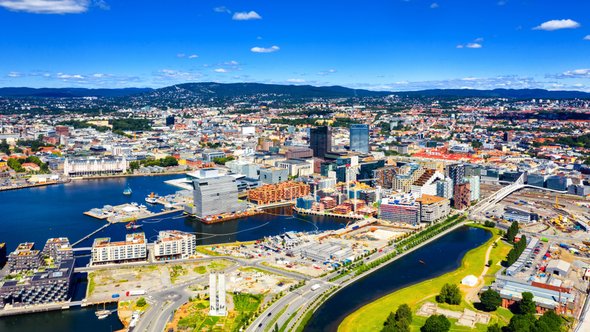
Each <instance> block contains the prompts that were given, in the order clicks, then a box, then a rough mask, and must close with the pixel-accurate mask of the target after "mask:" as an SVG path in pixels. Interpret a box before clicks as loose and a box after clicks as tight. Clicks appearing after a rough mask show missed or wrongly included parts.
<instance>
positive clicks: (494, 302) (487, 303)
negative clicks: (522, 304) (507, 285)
mask: <svg viewBox="0 0 590 332" xmlns="http://www.w3.org/2000/svg"><path fill="white" fill-rule="evenodd" d="M479 300H480V301H481V307H482V308H483V310H484V311H494V310H496V309H498V307H499V306H500V304H502V298H501V297H500V294H498V292H496V291H495V290H493V289H491V288H488V290H486V291H485V292H483V293H481V295H480V296H479Z"/></svg>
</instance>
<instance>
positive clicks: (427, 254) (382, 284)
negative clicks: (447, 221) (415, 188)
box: [304, 226, 492, 332]
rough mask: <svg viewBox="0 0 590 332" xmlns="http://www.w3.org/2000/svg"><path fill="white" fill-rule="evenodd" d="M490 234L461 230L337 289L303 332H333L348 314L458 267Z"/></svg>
mask: <svg viewBox="0 0 590 332" xmlns="http://www.w3.org/2000/svg"><path fill="white" fill-rule="evenodd" d="M491 237H492V234H491V233H490V232H489V231H487V230H484V229H481V228H474V227H468V226H463V227H460V228H458V229H456V230H454V231H452V232H450V233H448V234H446V235H444V236H442V237H440V238H439V239H436V240H435V241H433V242H431V243H429V244H426V245H425V246H423V247H421V248H419V249H417V250H415V251H413V252H411V253H409V254H407V255H405V256H403V257H401V258H399V259H397V260H395V261H393V262H391V263H390V264H388V265H386V266H384V267H382V268H380V269H378V270H376V271H375V272H373V273H371V274H369V275H367V276H366V277H364V278H362V279H360V280H358V281H356V282H354V283H352V284H351V285H349V286H347V287H345V288H343V289H341V290H340V291H338V292H337V293H336V294H334V295H333V296H332V297H331V298H330V299H328V300H327V301H326V302H325V303H323V304H322V305H321V306H320V307H319V308H318V309H317V310H316V311H315V312H314V314H313V315H312V317H311V319H310V320H309V322H308V324H307V326H306V327H305V329H304V331H305V332H316V331H317V332H324V331H337V330H338V326H339V325H340V323H341V322H342V321H343V320H344V319H345V318H346V317H347V316H348V315H350V314H352V313H353V312H355V311H356V310H358V309H360V308H361V307H363V306H364V305H366V304H369V303H371V302H373V301H375V300H377V299H379V298H381V297H383V296H386V295H388V294H390V293H393V292H395V291H397V290H400V289H402V288H405V287H407V286H410V285H413V284H416V283H419V282H421V281H424V280H428V279H432V278H435V277H438V276H440V275H442V274H445V273H447V272H451V271H453V270H456V269H457V268H459V267H460V266H461V261H462V259H463V257H464V256H465V254H466V253H467V252H468V251H470V250H471V249H474V248H477V247H479V246H481V245H482V244H484V243H485V242H486V241H488V240H489V239H490V238H491Z"/></svg>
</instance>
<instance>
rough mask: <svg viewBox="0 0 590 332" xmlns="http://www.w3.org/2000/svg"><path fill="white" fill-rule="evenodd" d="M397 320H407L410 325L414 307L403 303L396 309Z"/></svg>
mask: <svg viewBox="0 0 590 332" xmlns="http://www.w3.org/2000/svg"><path fill="white" fill-rule="evenodd" d="M395 320H397V321H406V322H407V323H408V325H410V323H411V322H412V309H410V306H409V305H407V304H405V303H403V304H401V305H400V306H399V307H398V308H397V310H396V311H395Z"/></svg>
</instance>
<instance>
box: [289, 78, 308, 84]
mask: <svg viewBox="0 0 590 332" xmlns="http://www.w3.org/2000/svg"><path fill="white" fill-rule="evenodd" d="M287 82H289V83H305V80H304V79H302V78H290V79H288V80H287Z"/></svg>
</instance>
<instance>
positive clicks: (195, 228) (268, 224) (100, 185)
mask: <svg viewBox="0 0 590 332" xmlns="http://www.w3.org/2000/svg"><path fill="white" fill-rule="evenodd" d="M180 177H181V176H179V175H175V176H151V177H149V176H148V177H129V178H115V179H104V180H88V181H75V182H71V183H68V184H64V185H54V186H47V187H38V188H29V189H22V190H13V191H4V192H0V211H2V212H1V213H2V214H1V217H0V242H6V244H7V247H8V250H9V251H12V250H13V249H14V248H16V246H17V245H18V244H19V243H21V242H27V241H29V242H35V243H36V246H37V248H40V249H41V248H43V245H44V244H45V241H46V240H47V239H48V238H50V237H59V236H66V237H68V238H69V239H70V242H72V243H73V242H76V241H78V240H79V239H81V238H83V237H84V236H86V235H87V234H90V233H91V232H93V231H94V230H96V229H98V228H99V227H101V226H102V225H104V224H105V223H106V221H103V220H98V219H94V218H91V217H88V216H85V215H83V214H82V213H83V212H84V211H88V210H90V209H92V208H95V207H103V206H104V205H118V204H123V203H126V202H138V203H140V204H145V205H148V204H146V203H145V202H144V198H145V197H146V196H147V195H148V194H149V193H151V192H155V193H157V194H159V195H167V194H172V193H174V192H176V191H177V190H179V189H178V188H176V187H174V186H170V185H168V184H166V183H164V181H166V180H169V179H175V178H180ZM127 185H129V186H130V187H131V188H132V189H133V195H132V196H130V197H128V196H125V195H123V194H122V192H123V190H124V189H125V188H126V187H127ZM148 207H149V208H150V209H152V210H153V211H160V210H161V209H162V206H161V205H155V206H149V205H148ZM269 212H271V213H273V215H270V214H263V215H257V216H253V217H249V218H245V219H240V220H232V221H228V222H224V223H220V224H214V225H205V224H202V223H200V222H198V221H196V220H194V219H191V218H185V217H184V216H182V214H181V213H176V214H171V215H167V216H162V217H158V218H153V219H148V220H145V222H143V223H142V224H143V228H142V231H144V232H145V233H146V236H147V237H148V238H149V239H150V241H153V240H154V239H155V238H156V235H157V233H158V231H160V230H166V229H177V230H182V231H187V232H196V233H197V239H198V243H199V244H214V243H221V242H230V241H236V240H237V241H248V240H256V239H260V238H262V237H264V236H268V235H276V234H280V233H283V232H285V231H314V230H326V229H337V228H341V227H343V226H344V224H343V223H341V222H338V221H331V220H319V219H318V218H311V217H297V218H294V217H292V216H281V215H288V214H290V208H278V209H274V210H273V211H269ZM274 214H276V215H274ZM126 232H127V230H126V229H125V227H124V224H115V225H112V226H109V227H107V228H106V229H104V230H103V231H101V232H99V233H97V234H95V235H94V236H93V237H92V238H91V239H88V240H86V241H84V242H82V243H80V244H79V245H78V247H90V246H91V245H92V241H93V238H96V237H104V236H108V237H111V238H113V240H121V239H123V238H124V236H125V234H126ZM76 263H77V265H78V266H81V265H85V264H87V263H88V258H87V257H85V258H79V259H77V261H76ZM85 288H86V285H85V283H84V282H82V283H80V284H79V285H78V287H77V288H76V290H75V293H76V294H75V296H76V298H81V297H83V296H84V293H85ZM94 311H95V309H91V308H88V309H73V310H65V311H54V312H47V313H38V314H33V315H24V316H13V317H6V318H0V331H2V332H4V331H19V332H23V331H46V332H53V331H55V332H57V331H85V332H94V331H97V332H98V331H111V330H117V329H120V328H122V325H121V323H120V322H119V321H118V319H117V317H116V315H111V316H110V317H109V318H107V319H104V320H98V319H96V316H95V314H94Z"/></svg>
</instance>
